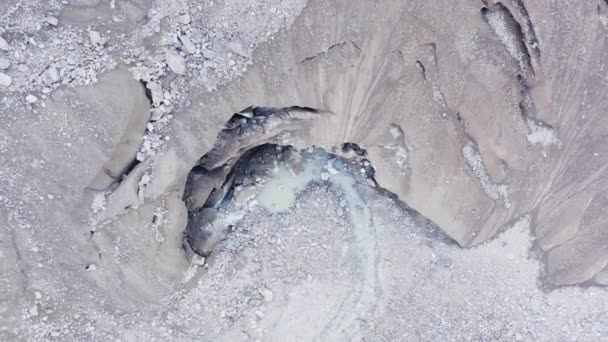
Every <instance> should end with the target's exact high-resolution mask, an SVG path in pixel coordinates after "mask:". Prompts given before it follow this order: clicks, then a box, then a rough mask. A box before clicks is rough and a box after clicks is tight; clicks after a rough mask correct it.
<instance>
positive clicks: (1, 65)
mask: <svg viewBox="0 0 608 342" xmlns="http://www.w3.org/2000/svg"><path fill="white" fill-rule="evenodd" d="M10 66H11V61H9V60H8V59H6V58H2V57H0V70H6V69H8V67H10Z"/></svg>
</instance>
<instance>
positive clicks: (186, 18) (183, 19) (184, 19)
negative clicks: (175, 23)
mask: <svg viewBox="0 0 608 342" xmlns="http://www.w3.org/2000/svg"><path fill="white" fill-rule="evenodd" d="M179 21H180V22H181V23H182V24H184V25H188V24H190V15H188V14H184V15H182V16H180V17H179Z"/></svg>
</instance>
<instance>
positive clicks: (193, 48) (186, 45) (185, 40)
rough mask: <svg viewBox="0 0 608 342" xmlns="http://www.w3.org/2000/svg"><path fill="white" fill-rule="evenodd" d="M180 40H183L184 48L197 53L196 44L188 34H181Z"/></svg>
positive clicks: (191, 52)
mask: <svg viewBox="0 0 608 342" xmlns="http://www.w3.org/2000/svg"><path fill="white" fill-rule="evenodd" d="M179 40H180V41H181V42H182V45H183V46H184V50H186V52H188V53H189V54H195V53H196V45H194V43H193V42H192V41H191V40H190V38H188V36H186V35H181V36H180V37H179Z"/></svg>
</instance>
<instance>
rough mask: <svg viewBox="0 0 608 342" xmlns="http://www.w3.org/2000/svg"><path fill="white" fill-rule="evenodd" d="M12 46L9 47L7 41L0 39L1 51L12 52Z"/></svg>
mask: <svg viewBox="0 0 608 342" xmlns="http://www.w3.org/2000/svg"><path fill="white" fill-rule="evenodd" d="M10 48H11V47H10V46H9V45H8V42H7V41H6V39H4V38H2V37H0V50H3V51H8V50H10Z"/></svg>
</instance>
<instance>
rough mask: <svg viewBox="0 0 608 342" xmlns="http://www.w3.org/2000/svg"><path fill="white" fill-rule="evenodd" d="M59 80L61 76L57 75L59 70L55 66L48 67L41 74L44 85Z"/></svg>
mask: <svg viewBox="0 0 608 342" xmlns="http://www.w3.org/2000/svg"><path fill="white" fill-rule="evenodd" d="M60 80H61V76H60V75H59V70H57V68H55V67H50V68H48V69H47V70H46V71H45V72H44V74H43V75H42V81H43V82H44V83H45V84H46V85H53V84H54V83H57V82H59V81H60Z"/></svg>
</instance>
